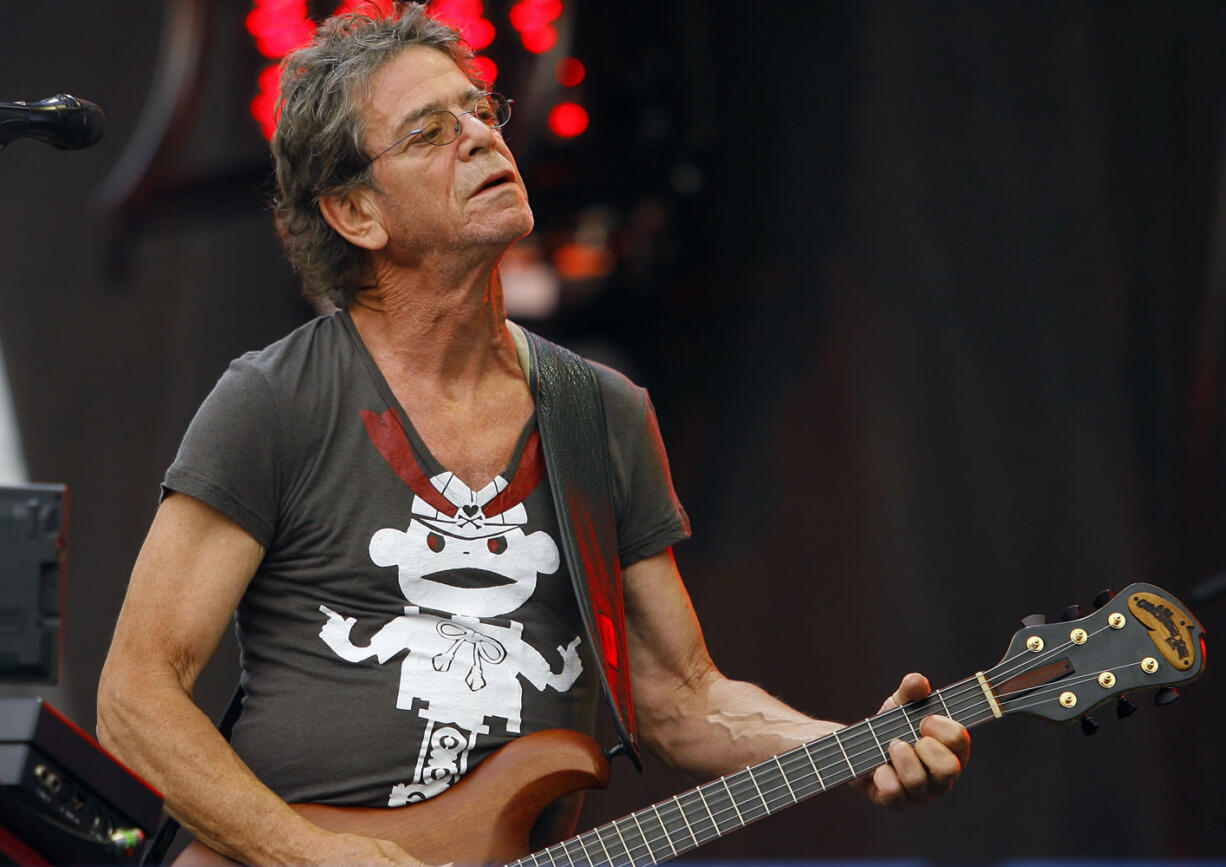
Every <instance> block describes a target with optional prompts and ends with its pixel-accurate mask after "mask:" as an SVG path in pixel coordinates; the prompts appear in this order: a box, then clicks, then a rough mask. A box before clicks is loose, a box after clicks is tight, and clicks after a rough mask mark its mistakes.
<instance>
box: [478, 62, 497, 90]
mask: <svg viewBox="0 0 1226 867" xmlns="http://www.w3.org/2000/svg"><path fill="white" fill-rule="evenodd" d="M473 66H474V67H476V70H477V77H478V78H480V79H481V80H482V81H484V82H485V83H486V84H493V83H494V82H495V81H497V80H498V64H496V63H495V62H494V61H492V60H490V59H489V58H488V57H474V58H473Z"/></svg>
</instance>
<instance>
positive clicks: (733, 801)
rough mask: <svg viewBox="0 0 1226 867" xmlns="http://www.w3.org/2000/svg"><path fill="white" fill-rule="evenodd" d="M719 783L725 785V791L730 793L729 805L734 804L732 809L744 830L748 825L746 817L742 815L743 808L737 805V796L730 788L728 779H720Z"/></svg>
mask: <svg viewBox="0 0 1226 867" xmlns="http://www.w3.org/2000/svg"><path fill="white" fill-rule="evenodd" d="M719 781H720V782H721V783H723V784H724V791H725V792H727V793H728V803H730V804H732V809H733V810H735V811H736V820H737V821H738V822H740V823H741V827H742V828H744V827H745V825H746V822H745V817H744V816H742V815H741V808H740V807H738V806H737V805H736V796H735V795H734V794H732V789H730V788H728V778H727V777H720V778H719Z"/></svg>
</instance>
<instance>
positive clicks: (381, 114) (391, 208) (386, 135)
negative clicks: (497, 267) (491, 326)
mask: <svg viewBox="0 0 1226 867" xmlns="http://www.w3.org/2000/svg"><path fill="white" fill-rule="evenodd" d="M371 84H372V88H371V98H370V102H369V104H368V105H367V107H366V118H367V131H366V148H367V151H368V152H369V153H371V154H377V153H379V152H380V151H382V150H383V149H384V148H386V147H388V146H389V145H390V144H392V143H393V142H395V141H396V140H397V139H399V138H401V137H402V136H404V135H405V134H406V133H408V132H411V131H412V130H415V129H417V128H418V127H420V126H421V123H422V120H423V117H424V116H425V114H427V113H429V112H431V111H435V110H437V109H446V110H447V111H450V112H452V113H453V114H456V115H460V114H462V113H463V112H465V111H467V110H469V109H471V108H472V107H473V102H474V98H473V97H474V94H475V93H476V92H477V88H476V87H475V86H474V85H473V83H472V82H471V81H469V79H468V77H467V76H466V75H465V74H464V73H463V72H462V71H461V70H460V68H459V67H458V66H457V65H456V64H455V62H454V61H453V60H452V59H451V58H450V57H448V56H447V55H446V54H444V53H443V52H441V51H438V50H436V49H433V48H426V47H424V46H419V45H418V46H411V47H409V48H406V49H405V50H404V51H403V52H401V53H400V55H399V56H397V57H396V58H395V59H394V60H391V61H389V62H388V63H386V64H384V66H383V67H382V68H381V69H380V70H379V71H378V72H377V73H376V74H375V76H374V78H373V80H372V82H371ZM460 127H461V129H460V135H459V137H458V138H457V139H456V140H455V141H453V142H451V143H450V144H446V145H442V146H435V145H432V144H429V143H428V142H425V141H422V140H421V136H413V137H412V138H410V139H409V140H407V141H405V142H402V143H401V144H399V145H397V146H396V147H394V148H392V150H390V151H388V152H387V153H386V154H383V155H382V156H381V157H379V159H377V160H375V163H374V173H375V197H374V200H375V202H376V206H377V208H378V211H379V215H380V219H381V221H382V223H383V226H384V228H385V229H386V231H387V233H388V245H387V250H386V251H385V252H386V253H388V254H390V255H391V256H392V257H394V258H403V259H405V260H406V261H409V262H411V261H414V260H420V259H421V258H423V257H425V256H429V255H430V254H432V253H444V254H452V253H455V252H460V251H464V250H469V249H476V248H486V249H489V250H492V251H494V252H496V253H498V254H501V252H502V250H504V249H505V248H506V247H507V246H509V245H510V244H511V243H513V242H514V241H516V240H518V239H519V238H522V237H523V236H524V235H526V234H528V232H530V231H531V230H532V210H531V208H529V207H528V193H527V190H526V189H525V188H524V183H523V179H522V178H520V176H519V169H518V168H517V167H516V165H515V158H514V157H513V156H511V151H510V150H509V149H508V148H507V145H506V142H504V141H503V139H502V134H501V133H500V132H499V131H498V130H495V129H490V128H489V127H488V126H486V125H485V124H484V123H483V122H481V121H480V120H478V119H476V118H475V117H472V116H471V115H467V116H464V117H461V118H460Z"/></svg>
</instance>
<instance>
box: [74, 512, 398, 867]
mask: <svg viewBox="0 0 1226 867" xmlns="http://www.w3.org/2000/svg"><path fill="white" fill-rule="evenodd" d="M263 555H264V550H263V548H262V547H261V546H260V544H259V543H258V542H256V540H255V539H253V538H252V537H251V536H250V535H249V534H248V533H247V532H246V531H245V530H243V529H242V528H241V527H240V526H239V525H238V524H236V523H234V522H233V521H232V520H230V519H229V518H227V517H226V516H224V515H222V514H221V513H220V512H218V511H216V510H215V509H212V508H211V507H209V506H207V505H205V504H204V503H202V502H200V501H199V500H196V499H193V498H192V497H188V496H186V495H183V494H176V495H173V496H171V497H169V498H167V499H166V500H165V501H164V502H163V503H162V505H161V507H160V508H159V509H158V512H157V516H156V517H155V518H154V521H153V526H152V528H151V529H150V531H149V536H148V538H147V539H146V540H145V544H144V546H143V547H142V549H141V552H140V556H139V557H138V558H137V562H136V566H135V568H134V569H133V572H132V578H131V581H130V583H129V585H128V593H127V597H126V599H125V601H124V605H123V610H122V611H121V612H120V615H119V622H118V624H117V626H116V628H115V635H114V638H113V640H112V643H111V649H110V652H109V653H108V654H107V659H106V663H105V665H104V667H103V670H102V678H101V680H100V682H99V685H98V737H99V740H100V741H101V742H102V743H103V745H104V746H106V747H107V749H109V750H111V751H112V752H113V753H115V755H117V756H118V757H119V758H120V759H121V760H123V761H124V762H125V763H127V764H128V766H129V767H131V768H132V769H133V770H134V771H136V773H138V774H140V775H141V776H142V777H144V778H145V779H146V780H148V781H149V783H150V784H151V785H153V786H154V787H155V788H157V789H159V790H160V791H161V792H163V793H164V795H165V797H166V808H167V810H168V811H169V812H170V813H171V814H172V815H174V816H175V818H177V819H178V820H179V821H180V822H182V824H183V826H184V827H185V828H187V829H188V830H190V831H191V832H192V833H193V834H195V835H196V836H197V838H199V839H200V840H201V841H202V842H204V843H205V844H207V845H208V846H210V847H211V848H213V849H216V850H217V851H219V852H221V853H223V854H225V855H228V856H230V857H233V858H236V859H238V860H241V861H242V862H243V863H247V864H276V863H294V864H308V863H323V864H352V863H370V864H374V863H414V864H415V863H418V862H416V861H413V860H412V859H410V858H408V856H407V855H406V854H405V853H404V852H403V851H402V850H401V849H399V847H396V846H395V845H394V844H392V843H387V842H386V841H378V840H372V839H369V838H363V837H356V836H352V835H343V834H333V833H330V832H326V831H324V830H323V829H321V828H319V827H318V826H316V825H313V824H311V823H310V822H307V821H306V820H305V819H303V818H301V817H300V816H299V815H298V814H297V813H295V812H294V811H293V810H291V809H290V808H289V807H288V806H286V804H285V802H284V801H282V800H281V799H280V798H278V797H277V796H276V795H275V794H274V793H273V792H272V791H271V790H270V789H268V788H267V787H266V786H265V785H264V784H263V783H261V782H260V781H259V780H258V779H257V778H256V777H255V775H254V774H253V773H252V772H251V770H250V769H249V768H248V767H247V766H246V765H245V764H244V763H243V761H242V760H241V759H240V758H239V757H238V755H237V754H236V753H235V752H234V750H233V749H231V748H230V745H229V744H228V743H226V741H225V739H224V738H222V737H221V735H220V734H218V732H217V729H216V728H214V727H213V724H212V723H211V722H210V721H209V719H208V717H207V716H205V714H204V713H203V712H202V711H201V710H200V709H199V708H198V707H197V706H196V704H195V702H194V701H193V700H192V691H193V689H194V687H195V684H196V679H197V677H198V676H199V675H200V672H201V670H202V669H203V668H204V666H205V664H206V663H207V662H208V660H209V659H210V657H212V655H213V653H214V652H215V651H216V649H217V644H218V642H219V641H220V639H221V636H222V633H223V632H224V630H225V629H226V628H227V626H228V625H229V623H230V618H231V616H232V615H233V613H234V610H235V608H236V607H237V605H238V602H239V600H240V599H241V598H242V595H243V592H244V591H245V589H246V587H247V584H248V583H249V582H250V580H251V577H252V576H253V575H254V574H255V570H256V568H257V567H258V566H259V563H260V560H261V559H262V558H263Z"/></svg>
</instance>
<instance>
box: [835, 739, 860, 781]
mask: <svg viewBox="0 0 1226 867" xmlns="http://www.w3.org/2000/svg"><path fill="white" fill-rule="evenodd" d="M830 736H831V737H832V738H834V742H835V743H836V744H838V745H839V752H841V753H842V754H843V761H845V762H847V770H848V771H850V772H851V775H852V777H855V775H856V768H855V765H853V764H852V763H851V758H850V757H849V756H848V755H847V750H845V749H843V741H842V739H841V738H840V737H839V733H838V732H837V731H836V732H831V733H830Z"/></svg>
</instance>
